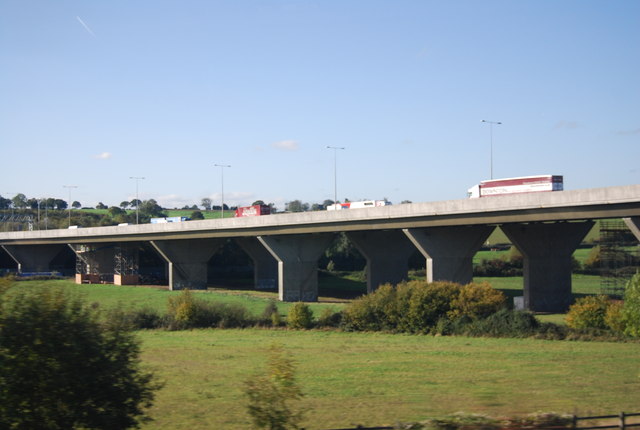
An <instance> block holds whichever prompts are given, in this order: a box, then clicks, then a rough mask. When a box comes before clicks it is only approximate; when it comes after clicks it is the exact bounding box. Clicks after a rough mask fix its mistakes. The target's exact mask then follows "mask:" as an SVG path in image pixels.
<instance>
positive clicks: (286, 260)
mask: <svg viewBox="0 0 640 430" xmlns="http://www.w3.org/2000/svg"><path fill="white" fill-rule="evenodd" d="M258 240H259V241H260V243H262V245H264V247H265V248H266V249H267V251H269V253H271V255H273V257H274V258H275V259H276V260H277V261H278V294H279V297H280V300H281V301H284V302H298V301H303V302H315V301H317V300H318V259H319V258H320V256H321V255H322V253H323V252H324V250H325V249H327V247H328V246H329V245H330V244H331V241H332V240H333V233H323V234H305V235H302V234H294V235H282V236H258Z"/></svg>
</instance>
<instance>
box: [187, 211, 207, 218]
mask: <svg viewBox="0 0 640 430" xmlns="http://www.w3.org/2000/svg"><path fill="white" fill-rule="evenodd" d="M190 218H191V219H204V215H202V212H200V211H193V212H192V213H191V216H190Z"/></svg>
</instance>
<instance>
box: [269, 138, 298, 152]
mask: <svg viewBox="0 0 640 430" xmlns="http://www.w3.org/2000/svg"><path fill="white" fill-rule="evenodd" d="M271 146H272V147H274V148H276V149H281V150H283V151H297V150H298V142H296V141H295V140H281V141H280V142H275V143H272V144H271Z"/></svg>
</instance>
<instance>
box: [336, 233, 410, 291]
mask: <svg viewBox="0 0 640 430" xmlns="http://www.w3.org/2000/svg"><path fill="white" fill-rule="evenodd" d="M347 237H348V238H349V240H350V241H351V242H353V244H354V245H355V247H356V248H358V251H360V253H361V254H362V255H363V256H364V257H365V258H366V260H367V267H366V274H367V292H369V293H371V292H373V291H375V290H376V289H377V288H378V287H379V286H380V285H383V284H387V283H390V284H393V285H395V284H398V283H400V282H402V281H404V280H406V279H407V278H408V273H409V257H410V256H411V254H412V253H413V252H415V249H416V248H415V246H413V244H412V243H411V241H410V240H409V239H408V238H407V236H405V234H404V233H403V232H402V231H401V230H380V231H377V230H371V231H353V232H349V233H347Z"/></svg>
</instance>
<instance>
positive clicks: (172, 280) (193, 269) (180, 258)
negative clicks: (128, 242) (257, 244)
mask: <svg viewBox="0 0 640 430" xmlns="http://www.w3.org/2000/svg"><path fill="white" fill-rule="evenodd" d="M223 243H224V239H183V240H152V241H151V245H152V246H153V247H154V248H155V250H156V251H157V252H158V254H160V256H161V257H162V258H164V260H165V261H166V262H167V264H168V266H169V270H168V272H169V289H171V290H182V289H186V288H188V289H191V290H203V289H206V288H207V262H208V261H209V260H210V259H211V257H212V256H213V254H214V253H215V252H216V251H217V250H218V248H220V247H221V246H222V244H223Z"/></svg>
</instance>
